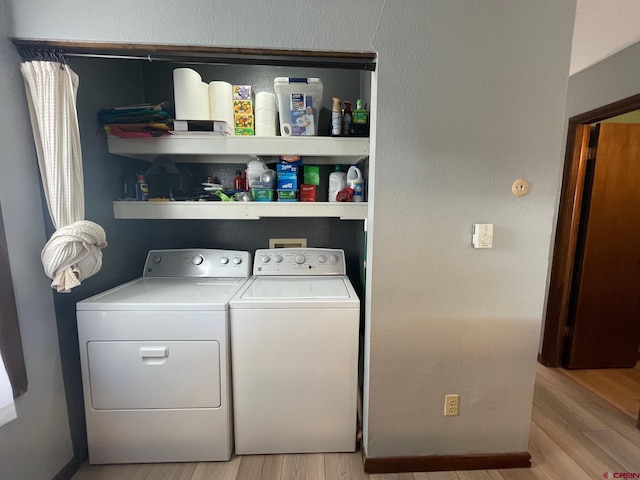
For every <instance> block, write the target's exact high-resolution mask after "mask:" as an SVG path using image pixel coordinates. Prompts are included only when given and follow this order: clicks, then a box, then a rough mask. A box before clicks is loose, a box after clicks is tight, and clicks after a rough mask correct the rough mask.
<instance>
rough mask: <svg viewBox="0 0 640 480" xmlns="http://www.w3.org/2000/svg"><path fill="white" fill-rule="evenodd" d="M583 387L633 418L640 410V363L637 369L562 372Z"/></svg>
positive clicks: (636, 416)
mask: <svg viewBox="0 0 640 480" xmlns="http://www.w3.org/2000/svg"><path fill="white" fill-rule="evenodd" d="M562 373H564V374H565V375H568V376H569V377H571V378H573V379H574V380H575V381H576V382H578V383H579V384H580V385H582V386H583V387H586V388H588V389H589V390H591V391H592V392H594V393H595V394H596V395H598V396H600V397H602V398H603V399H605V400H606V401H607V402H609V403H610V404H611V405H613V406H614V407H617V408H619V409H620V410H622V411H623V412H624V413H626V414H627V415H629V416H630V417H633V418H638V411H639V410H640V362H638V363H636V368H601V369H594V370H562Z"/></svg>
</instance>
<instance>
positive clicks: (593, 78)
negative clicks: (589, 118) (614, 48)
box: [567, 43, 640, 118]
mask: <svg viewBox="0 0 640 480" xmlns="http://www.w3.org/2000/svg"><path fill="white" fill-rule="evenodd" d="M639 56H640V43H636V44H634V45H631V46H630V47H628V48H625V49H624V50H622V51H620V52H618V53H616V54H615V55H612V56H611V57H609V58H607V59H605V60H603V61H601V62H599V63H596V64H595V65H593V66H592V67H589V68H587V69H585V70H582V71H581V72H579V73H576V74H575V75H572V76H571V77H570V78H569V92H568V96H567V118H571V117H573V116H575V115H579V114H581V113H585V112H588V111H590V110H594V109H596V108H598V107H603V106H605V105H609V104H610V103H613V102H616V101H618V100H622V99H624V98H628V97H631V96H633V95H637V94H638V93H640V63H639V62H638V57H639Z"/></svg>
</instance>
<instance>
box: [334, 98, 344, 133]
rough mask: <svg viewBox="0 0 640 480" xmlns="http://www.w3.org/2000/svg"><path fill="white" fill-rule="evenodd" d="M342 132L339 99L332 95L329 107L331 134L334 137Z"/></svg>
mask: <svg viewBox="0 0 640 480" xmlns="http://www.w3.org/2000/svg"><path fill="white" fill-rule="evenodd" d="M340 133H342V112H341V111H340V99H339V98H337V97H333V107H332V108H331V135H333V136H334V137H336V136H338V135H340Z"/></svg>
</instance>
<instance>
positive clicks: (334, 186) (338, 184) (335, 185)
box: [329, 164, 347, 202]
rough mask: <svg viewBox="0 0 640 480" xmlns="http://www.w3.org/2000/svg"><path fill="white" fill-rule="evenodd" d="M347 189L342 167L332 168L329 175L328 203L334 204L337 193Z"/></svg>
mask: <svg viewBox="0 0 640 480" xmlns="http://www.w3.org/2000/svg"><path fill="white" fill-rule="evenodd" d="M346 187H347V174H346V173H345V172H343V171H342V165H340V164H338V165H336V166H335V167H333V172H331V173H330V174H329V201H330V202H335V201H337V200H336V195H337V194H338V192H339V191H340V190H342V189H344V188H346Z"/></svg>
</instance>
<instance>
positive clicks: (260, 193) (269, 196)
mask: <svg viewBox="0 0 640 480" xmlns="http://www.w3.org/2000/svg"><path fill="white" fill-rule="evenodd" d="M251 196H252V197H253V201H254V202H272V201H273V189H271V188H252V189H251Z"/></svg>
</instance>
